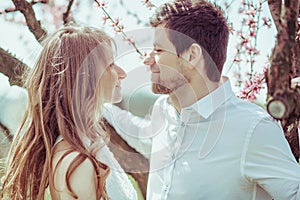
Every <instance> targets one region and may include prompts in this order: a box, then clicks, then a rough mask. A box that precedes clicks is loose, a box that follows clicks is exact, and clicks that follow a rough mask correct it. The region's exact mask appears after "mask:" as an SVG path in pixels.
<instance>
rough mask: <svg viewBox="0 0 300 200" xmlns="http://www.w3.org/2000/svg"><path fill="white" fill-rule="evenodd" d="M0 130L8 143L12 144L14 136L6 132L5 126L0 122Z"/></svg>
mask: <svg viewBox="0 0 300 200" xmlns="http://www.w3.org/2000/svg"><path fill="white" fill-rule="evenodd" d="M0 130H2V131H3V133H4V134H5V136H6V138H7V139H8V141H9V142H12V140H13V137H14V136H13V135H11V134H10V131H9V130H8V128H7V127H6V126H4V125H3V124H2V123H1V122H0Z"/></svg>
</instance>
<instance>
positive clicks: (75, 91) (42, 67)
mask: <svg viewBox="0 0 300 200" xmlns="http://www.w3.org/2000/svg"><path fill="white" fill-rule="evenodd" d="M43 43H44V44H43V50H42V52H41V54H40V56H39V59H38V60H37V62H36V65H35V67H34V68H33V69H32V70H31V72H30V73H29V74H28V76H27V79H26V83H25V87H26V88H27V90H28V96H29V103H28V108H27V111H26V113H25V116H24V119H23V121H22V124H21V126H20V128H19V130H18V132H17V133H16V136H15V138H14V141H13V143H12V146H11V149H10V153H9V156H8V163H7V168H6V174H5V179H4V182H3V191H2V194H1V196H0V197H2V198H3V195H4V196H7V197H8V198H9V199H44V193H45V189H46V187H47V186H48V185H49V182H50V184H51V182H52V181H51V179H53V173H52V159H51V158H52V151H53V146H54V143H55V141H56V139H57V137H58V136H59V135H62V137H63V138H64V140H65V141H66V142H67V143H69V144H70V145H71V146H72V147H73V148H72V151H77V152H79V154H78V156H77V157H76V158H75V159H74V160H73V162H72V163H71V165H70V166H69V168H68V171H67V173H66V181H67V185H68V190H69V192H70V194H71V195H72V196H73V197H74V198H76V194H75V193H74V192H73V191H72V188H71V187H70V184H69V179H70V176H71V175H72V172H74V169H76V168H77V167H78V166H79V165H80V164H81V163H82V162H83V161H84V160H85V159H90V160H91V161H92V163H93V166H94V168H95V171H96V173H97V184H96V186H97V188H96V191H97V198H98V199H100V197H102V198H104V199H108V197H107V193H106V189H105V180H106V177H107V175H108V173H109V168H108V166H106V165H105V164H103V163H101V162H99V161H97V160H96V158H95V154H96V152H97V151H98V150H99V148H101V145H99V144H98V143H100V141H103V139H104V140H106V139H107V136H106V134H105V132H104V131H103V129H102V128H101V125H100V124H99V121H98V120H99V113H100V112H99V111H100V110H101V105H102V104H103V100H102V98H101V96H102V89H101V88H102V85H103V84H102V83H101V79H100V77H101V75H102V74H103V71H105V70H110V69H105V66H104V67H103V66H102V65H105V62H106V61H105V59H107V58H106V57H105V53H106V52H105V51H106V49H105V48H103V46H109V47H110V48H111V46H112V39H111V38H110V37H108V36H107V35H106V34H105V33H104V32H102V31H100V30H97V29H94V28H88V27H80V26H74V25H73V26H67V27H64V28H61V29H59V30H58V31H56V32H55V33H54V34H52V35H51V36H50V37H48V38H46V39H45V40H44V42H43ZM103 44H104V45H103ZM86 139H88V141H89V142H90V144H89V145H87V144H86V143H85V142H84V141H86ZM67 153H70V151H69V152H66V154H67ZM64 156H65V155H64ZM64 156H62V158H63V157H64ZM62 158H61V159H62ZM49 179H50V180H49Z"/></svg>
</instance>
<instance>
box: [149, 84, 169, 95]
mask: <svg viewBox="0 0 300 200" xmlns="http://www.w3.org/2000/svg"><path fill="white" fill-rule="evenodd" d="M152 92H153V93H154V94H170V93H171V92H172V90H171V89H170V88H167V87H165V86H163V85H161V84H158V83H152Z"/></svg>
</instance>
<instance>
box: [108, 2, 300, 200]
mask: <svg viewBox="0 0 300 200" xmlns="http://www.w3.org/2000/svg"><path fill="white" fill-rule="evenodd" d="M150 23H151V25H152V26H153V27H155V37H154V38H155V39H154V49H153V51H152V52H151V54H150V57H149V58H148V59H146V61H145V64H147V65H149V67H150V69H151V72H152V76H151V80H152V82H153V87H152V90H153V92H154V93H158V94H165V95H162V96H161V97H159V98H158V100H157V101H156V102H155V104H154V106H153V110H152V115H151V120H145V119H141V118H138V117H135V116H133V115H132V114H130V113H129V112H127V111H124V110H121V109H119V108H117V107H115V106H108V107H107V109H106V113H105V117H106V118H107V119H108V121H109V122H110V123H111V124H112V125H113V126H114V127H115V128H116V130H117V132H119V134H120V135H121V136H122V137H123V138H124V139H125V140H127V142H128V143H129V144H130V145H132V146H133V147H134V148H136V149H137V150H138V151H140V152H141V153H143V154H145V155H146V156H147V157H148V158H149V159H150V171H149V180H148V188H147V199H151V200H152V199H155V200H156V199H157V200H162V199H170V200H177V199H191V200H192V199H205V200H215V199H229V200H232V199H243V200H244V199H249V200H250V199H257V200H258V199H272V198H274V199H280V200H290V199H300V191H299V189H300V188H299V184H300V167H299V166H298V163H297V162H296V161H295V160H294V157H293V155H292V153H291V150H290V148H289V145H288V143H287V142H286V140H285V137H284V133H283V132H282V129H281V127H280V126H279V125H278V123H276V122H274V121H273V120H272V118H271V117H270V116H269V115H268V114H267V113H266V112H265V111H264V110H263V109H261V108H259V107H258V106H256V105H254V104H251V103H247V102H244V101H242V100H240V99H238V98H236V97H235V95H234V93H233V92H232V89H231V87H230V82H229V80H228V78H226V77H221V73H222V68H223V65H224V62H225V60H226V51H227V43H228V32H229V31H228V27H227V23H226V19H225V18H224V16H223V14H222V12H221V11H220V9H219V8H217V7H215V6H214V5H212V4H211V3H208V2H207V1H203V0H198V1H191V0H185V1H179V0H175V1H173V2H170V3H167V4H164V5H163V6H161V7H160V8H159V9H158V11H157V12H156V14H155V15H154V17H153V18H152V19H151V22H150Z"/></svg>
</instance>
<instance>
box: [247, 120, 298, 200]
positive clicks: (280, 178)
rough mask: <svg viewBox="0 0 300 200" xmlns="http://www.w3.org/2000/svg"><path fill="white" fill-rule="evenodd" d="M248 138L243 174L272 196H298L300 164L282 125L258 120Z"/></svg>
mask: <svg viewBox="0 0 300 200" xmlns="http://www.w3.org/2000/svg"><path fill="white" fill-rule="evenodd" d="M250 132H252V135H251V136H250V137H248V138H249V141H248V144H247V143H246V145H248V150H247V153H246V155H245V162H244V163H242V165H243V166H242V168H243V170H242V171H244V176H245V177H246V178H247V179H248V180H249V181H251V182H255V183H257V184H259V185H260V186H261V187H262V188H263V189H264V190H265V191H266V192H268V193H269V194H270V195H271V196H272V197H273V198H274V199H280V200H295V199H300V191H299V185H300V166H299V164H298V163H297V162H296V160H295V158H294V156H293V154H292V152H291V149H290V146H289V144H288V142H287V140H286V139H285V136H284V133H283V131H282V128H281V127H280V126H279V124H278V123H276V122H274V121H273V120H272V119H269V118H266V119H263V120H261V121H260V122H259V123H258V124H257V126H255V128H254V129H253V131H250Z"/></svg>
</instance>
